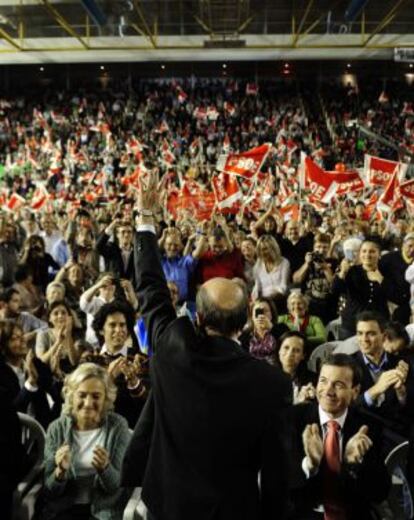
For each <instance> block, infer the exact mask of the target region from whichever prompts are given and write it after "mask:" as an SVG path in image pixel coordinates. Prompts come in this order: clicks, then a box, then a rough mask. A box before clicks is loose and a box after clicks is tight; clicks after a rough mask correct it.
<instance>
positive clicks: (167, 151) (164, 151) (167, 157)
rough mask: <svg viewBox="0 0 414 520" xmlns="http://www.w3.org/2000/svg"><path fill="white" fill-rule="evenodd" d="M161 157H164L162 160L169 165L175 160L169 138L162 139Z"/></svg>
mask: <svg viewBox="0 0 414 520" xmlns="http://www.w3.org/2000/svg"><path fill="white" fill-rule="evenodd" d="M161 157H162V160H163V161H164V162H165V163H167V164H168V165H171V164H172V163H173V162H174V161H175V155H174V154H173V153H172V151H171V148H170V145H169V144H168V141H167V139H163V140H162V145H161Z"/></svg>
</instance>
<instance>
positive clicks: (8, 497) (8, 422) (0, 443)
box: [0, 388, 26, 520]
mask: <svg viewBox="0 0 414 520" xmlns="http://www.w3.org/2000/svg"><path fill="white" fill-rule="evenodd" d="M0 416H1V424H2V425H1V428H0V511H1V518H3V519H4V520H11V518H12V514H13V511H12V503H13V493H14V490H15V489H16V487H17V484H18V482H19V480H20V479H21V478H22V476H23V473H24V468H25V466H26V460H25V454H24V450H23V446H22V442H21V438H22V432H21V426H20V422H19V418H18V416H17V413H16V410H15V409H14V408H13V406H12V402H11V399H10V395H9V394H8V393H7V392H6V391H5V390H4V389H3V388H0Z"/></svg>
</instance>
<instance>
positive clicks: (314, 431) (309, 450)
mask: <svg viewBox="0 0 414 520" xmlns="http://www.w3.org/2000/svg"><path fill="white" fill-rule="evenodd" d="M302 441H303V448H304V450H305V455H306V457H307V458H308V460H309V463H310V468H309V469H311V470H315V469H317V468H318V467H319V465H320V463H321V460H322V457H323V441H322V437H321V434H320V433H319V426H318V425H317V424H308V425H307V426H306V428H305V429H304V431H303V434H302Z"/></svg>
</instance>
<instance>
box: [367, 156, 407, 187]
mask: <svg viewBox="0 0 414 520" xmlns="http://www.w3.org/2000/svg"><path fill="white" fill-rule="evenodd" d="M396 168H398V178H399V180H400V181H402V180H403V178H404V177H405V174H406V172H407V168H408V166H407V164H404V163H400V162H398V161H390V160H388V159H382V158H381V157H374V156H372V155H368V154H366V155H365V160H364V176H365V179H366V180H367V182H368V184H370V185H371V186H387V185H388V183H389V181H390V179H391V178H392V176H393V174H394V171H395V169H396Z"/></svg>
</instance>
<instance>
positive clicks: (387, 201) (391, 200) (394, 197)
mask: <svg viewBox="0 0 414 520" xmlns="http://www.w3.org/2000/svg"><path fill="white" fill-rule="evenodd" d="M399 186H400V182H399V180H398V168H396V169H395V172H394V173H393V175H392V177H391V178H390V180H389V181H388V184H387V186H386V188H385V190H384V192H383V193H382V194H381V196H380V198H379V200H378V206H379V208H381V207H384V206H385V209H387V210H391V211H396V210H397V209H399V208H401V207H402V206H403V204H402V201H401V198H400V197H399V196H398V195H399Z"/></svg>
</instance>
